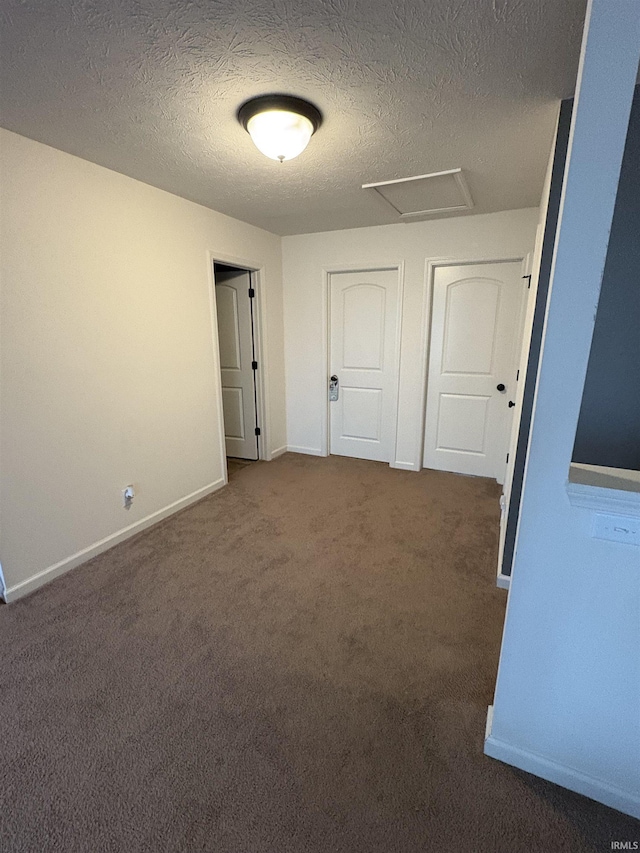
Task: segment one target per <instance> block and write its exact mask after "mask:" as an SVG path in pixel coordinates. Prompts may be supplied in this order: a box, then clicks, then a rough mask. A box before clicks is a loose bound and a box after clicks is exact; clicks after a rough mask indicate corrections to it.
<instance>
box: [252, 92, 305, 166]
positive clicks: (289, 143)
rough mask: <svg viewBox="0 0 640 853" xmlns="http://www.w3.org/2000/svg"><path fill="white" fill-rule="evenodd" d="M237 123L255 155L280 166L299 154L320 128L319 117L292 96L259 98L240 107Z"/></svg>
mask: <svg viewBox="0 0 640 853" xmlns="http://www.w3.org/2000/svg"><path fill="white" fill-rule="evenodd" d="M238 121H239V122H240V124H241V125H242V126H243V127H244V129H245V130H246V131H247V132H248V133H249V135H250V136H251V139H252V140H253V143H254V145H255V146H256V148H257V149H258V150H259V151H262V153H263V154H266V156H267V157H271V159H272V160H279V161H280V162H281V163H282V162H283V161H284V160H291V159H293V158H294V157H297V156H298V154H302V152H303V151H304V149H305V148H306V147H307V145H308V144H309V140H310V139H311V137H312V136H313V134H314V133H315V132H316V130H317V129H318V128H319V127H320V125H321V124H322V113H321V112H320V110H319V109H318V108H317V107H314V105H313V104H310V103H309V101H304V100H302V98H294V97H293V95H260V96H259V97H257V98H251V100H249V101H245V103H244V104H242V106H241V107H240V109H239V110H238Z"/></svg>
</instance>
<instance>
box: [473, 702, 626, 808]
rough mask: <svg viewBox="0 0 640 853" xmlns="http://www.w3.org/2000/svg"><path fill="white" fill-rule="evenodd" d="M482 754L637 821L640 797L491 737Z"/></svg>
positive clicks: (488, 721) (488, 726)
mask: <svg viewBox="0 0 640 853" xmlns="http://www.w3.org/2000/svg"><path fill="white" fill-rule="evenodd" d="M489 707H490V709H491V710H490V712H489V713H490V717H491V718H493V707H492V706H489ZM492 722H493V720H492V719H491V720H489V716H488V717H487V723H488V725H487V728H488V729H490V728H491V723H492ZM484 753H485V755H488V756H489V757H490V758H495V759H497V760H498V761H502V762H504V763H505V764H510V765H512V766H513V767H518V768H519V769H520V770H525V771H526V772H527V773H533V774H534V776H540V778H542V779H546V780H547V781H548V782H553V783H554V784H556V785H561V786H562V787H563V788H568V789H569V790H570V791H575V792H576V793H577V794H582V795H583V796H585V797H589V799H591V800H595V801H596V802H598V803H604V805H606V806H610V807H611V808H612V809H617V810H618V811H619V812H623V813H624V814H628V815H631V817H635V818H640V797H638V796H637V795H636V794H633V793H630V792H628V791H624V790H622V789H621V788H617V787H616V786H615V785H611V784H609V783H608V782H604V781H602V780H601V779H596V778H595V777H593V776H587V775H585V774H584V773H580V772H578V771H577V770H574V769H573V768H571V767H565V766H564V765H561V764H556V763H555V762H554V761H550V760H549V759H547V758H543V757H542V756H541V755H536V754H535V753H533V752H527V751H526V750H524V749H520V748H519V747H516V746H513V745H512V744H509V743H506V742H505V741H502V740H499V739H498V738H495V737H493V735H492V734H491V733H489V735H488V737H487V738H486V740H485V742H484Z"/></svg>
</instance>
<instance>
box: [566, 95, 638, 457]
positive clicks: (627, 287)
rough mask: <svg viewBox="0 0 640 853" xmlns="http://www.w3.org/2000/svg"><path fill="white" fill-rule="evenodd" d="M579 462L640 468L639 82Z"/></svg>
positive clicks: (584, 408) (587, 388) (604, 284)
mask: <svg viewBox="0 0 640 853" xmlns="http://www.w3.org/2000/svg"><path fill="white" fill-rule="evenodd" d="M573 460H574V462H586V463H589V464H591V465H608V466H611V467H613V468H629V469H631V470H635V471H638V470H640V87H636V92H635V98H634V101H633V107H632V110H631V119H630V122H629V132H628V135H627V142H626V146H625V151H624V159H623V162H622V171H621V174H620V184H619V187H618V195H617V198H616V206H615V212H614V216H613V223H612V226H611V237H610V240H609V250H608V253H607V260H606V264H605V268H604V276H603V279H602V289H601V291H600V301H599V303H598V311H597V314H596V324H595V329H594V334H593V343H592V345H591V355H590V357H589V366H588V368H587V378H586V381H585V387H584V393H583V397H582V407H581V409H580V419H579V421H578V428H577V432H576V442H575V446H574V450H573Z"/></svg>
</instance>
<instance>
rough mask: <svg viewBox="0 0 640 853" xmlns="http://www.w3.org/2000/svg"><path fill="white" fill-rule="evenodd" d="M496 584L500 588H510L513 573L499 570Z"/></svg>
mask: <svg viewBox="0 0 640 853" xmlns="http://www.w3.org/2000/svg"><path fill="white" fill-rule="evenodd" d="M496 586H497V587H498V588H499V589H509V587H510V586H511V575H503V574H502V573H501V572H499V573H498V577H497V578H496Z"/></svg>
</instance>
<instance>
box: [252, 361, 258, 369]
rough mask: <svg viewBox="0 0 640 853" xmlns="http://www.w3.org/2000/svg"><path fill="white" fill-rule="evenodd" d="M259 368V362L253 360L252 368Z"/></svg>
mask: <svg viewBox="0 0 640 853" xmlns="http://www.w3.org/2000/svg"><path fill="white" fill-rule="evenodd" d="M257 369H258V362H257V361H252V362H251V370H257Z"/></svg>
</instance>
